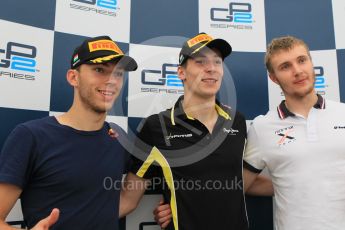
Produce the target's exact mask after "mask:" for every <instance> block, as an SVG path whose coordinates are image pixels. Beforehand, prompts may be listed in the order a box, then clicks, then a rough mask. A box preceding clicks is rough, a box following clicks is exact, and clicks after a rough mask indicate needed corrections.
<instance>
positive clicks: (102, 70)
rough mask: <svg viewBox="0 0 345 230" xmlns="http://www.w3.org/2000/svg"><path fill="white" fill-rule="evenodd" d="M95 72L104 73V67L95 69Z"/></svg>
mask: <svg viewBox="0 0 345 230" xmlns="http://www.w3.org/2000/svg"><path fill="white" fill-rule="evenodd" d="M94 70H95V71H96V72H97V73H104V69H103V68H102V67H95V68H94Z"/></svg>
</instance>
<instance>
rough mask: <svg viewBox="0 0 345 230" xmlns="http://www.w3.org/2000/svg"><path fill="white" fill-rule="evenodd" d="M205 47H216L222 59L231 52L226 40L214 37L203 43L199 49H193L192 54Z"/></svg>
mask: <svg viewBox="0 0 345 230" xmlns="http://www.w3.org/2000/svg"><path fill="white" fill-rule="evenodd" d="M206 47H207V48H210V49H217V50H218V51H219V52H220V53H221V54H222V57H223V60H224V59H225V58H226V57H227V56H229V55H230V54H231V52H232V47H231V45H230V44H229V43H228V42H227V41H225V40H223V39H220V38H218V39H214V40H212V41H210V42H207V43H205V44H204V45H203V46H201V47H200V48H199V49H197V50H195V51H194V52H193V53H192V54H196V53H198V52H200V51H201V50H203V49H205V48H206Z"/></svg>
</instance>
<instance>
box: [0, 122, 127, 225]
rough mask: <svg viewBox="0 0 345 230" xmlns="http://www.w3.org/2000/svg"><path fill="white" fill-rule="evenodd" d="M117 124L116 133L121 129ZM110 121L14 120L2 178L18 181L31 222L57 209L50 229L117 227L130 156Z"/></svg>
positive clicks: (1, 157)
mask: <svg viewBox="0 0 345 230" xmlns="http://www.w3.org/2000/svg"><path fill="white" fill-rule="evenodd" d="M116 127H117V131H115V132H117V134H119V135H120V136H121V135H124V134H125V133H124V132H123V131H122V130H121V129H120V128H119V127H118V126H116ZM109 128H110V126H109V124H108V123H104V126H103V128H102V129H100V130H98V131H79V130H75V129H73V128H71V127H68V126H64V125H61V124H59V123H58V122H57V120H56V118H55V117H46V118H43V119H38V120H34V121H29V122H26V123H23V124H20V125H18V126H17V127H16V128H15V129H14V130H13V131H12V133H11V134H10V135H9V137H8V139H7V141H6V143H5V145H4V147H3V150H2V152H1V155H0V182H2V183H10V184H13V185H16V186H18V187H20V188H21V189H22V190H23V192H22V194H21V203H22V210H23V215H24V220H25V221H26V223H27V225H28V227H29V228H31V227H33V226H34V225H35V224H36V223H37V222H38V221H39V220H41V219H42V218H45V217H46V216H48V215H49V213H50V212H51V210H52V209H53V208H59V209H60V218H59V220H58V222H57V223H56V224H55V225H54V226H53V228H51V229H64V230H68V229H76V228H77V229H96V228H97V229H103V230H107V229H109V230H116V229H118V212H119V209H118V207H119V194H120V189H121V178H122V175H123V173H124V172H125V170H126V167H127V161H128V156H127V155H126V153H125V151H124V149H123V148H122V146H121V144H120V143H119V142H118V138H119V137H116V136H117V135H109V134H108V133H109Z"/></svg>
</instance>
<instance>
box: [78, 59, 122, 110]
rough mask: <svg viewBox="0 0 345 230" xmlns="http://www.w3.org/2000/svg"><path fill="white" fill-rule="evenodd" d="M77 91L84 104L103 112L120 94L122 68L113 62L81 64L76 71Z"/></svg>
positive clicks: (109, 107) (108, 108)
mask: <svg viewBox="0 0 345 230" xmlns="http://www.w3.org/2000/svg"><path fill="white" fill-rule="evenodd" d="M78 75H79V78H78V79H79V80H78V81H79V82H78V86H77V91H78V94H79V98H80V100H81V102H82V104H83V105H84V106H86V107H87V108H89V109H91V110H93V111H95V112H98V113H105V112H106V111H108V110H110V109H111V107H112V106H113V104H114V102H115V100H116V98H117V97H118V95H119V94H120V91H121V88H122V85H123V78H124V69H123V68H118V67H117V66H116V64H115V63H105V64H92V65H87V64H84V65H81V66H80V70H79V72H78Z"/></svg>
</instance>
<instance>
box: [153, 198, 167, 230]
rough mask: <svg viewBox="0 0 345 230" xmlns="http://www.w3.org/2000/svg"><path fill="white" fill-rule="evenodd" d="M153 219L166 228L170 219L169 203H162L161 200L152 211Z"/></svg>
mask: <svg viewBox="0 0 345 230" xmlns="http://www.w3.org/2000/svg"><path fill="white" fill-rule="evenodd" d="M153 215H154V216H155V221H156V222H157V224H159V226H160V227H161V228H166V227H167V226H168V224H169V223H170V221H171V209H170V205H169V204H164V202H163V200H161V201H160V202H159V204H158V206H157V207H156V208H155V210H154V211H153Z"/></svg>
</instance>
